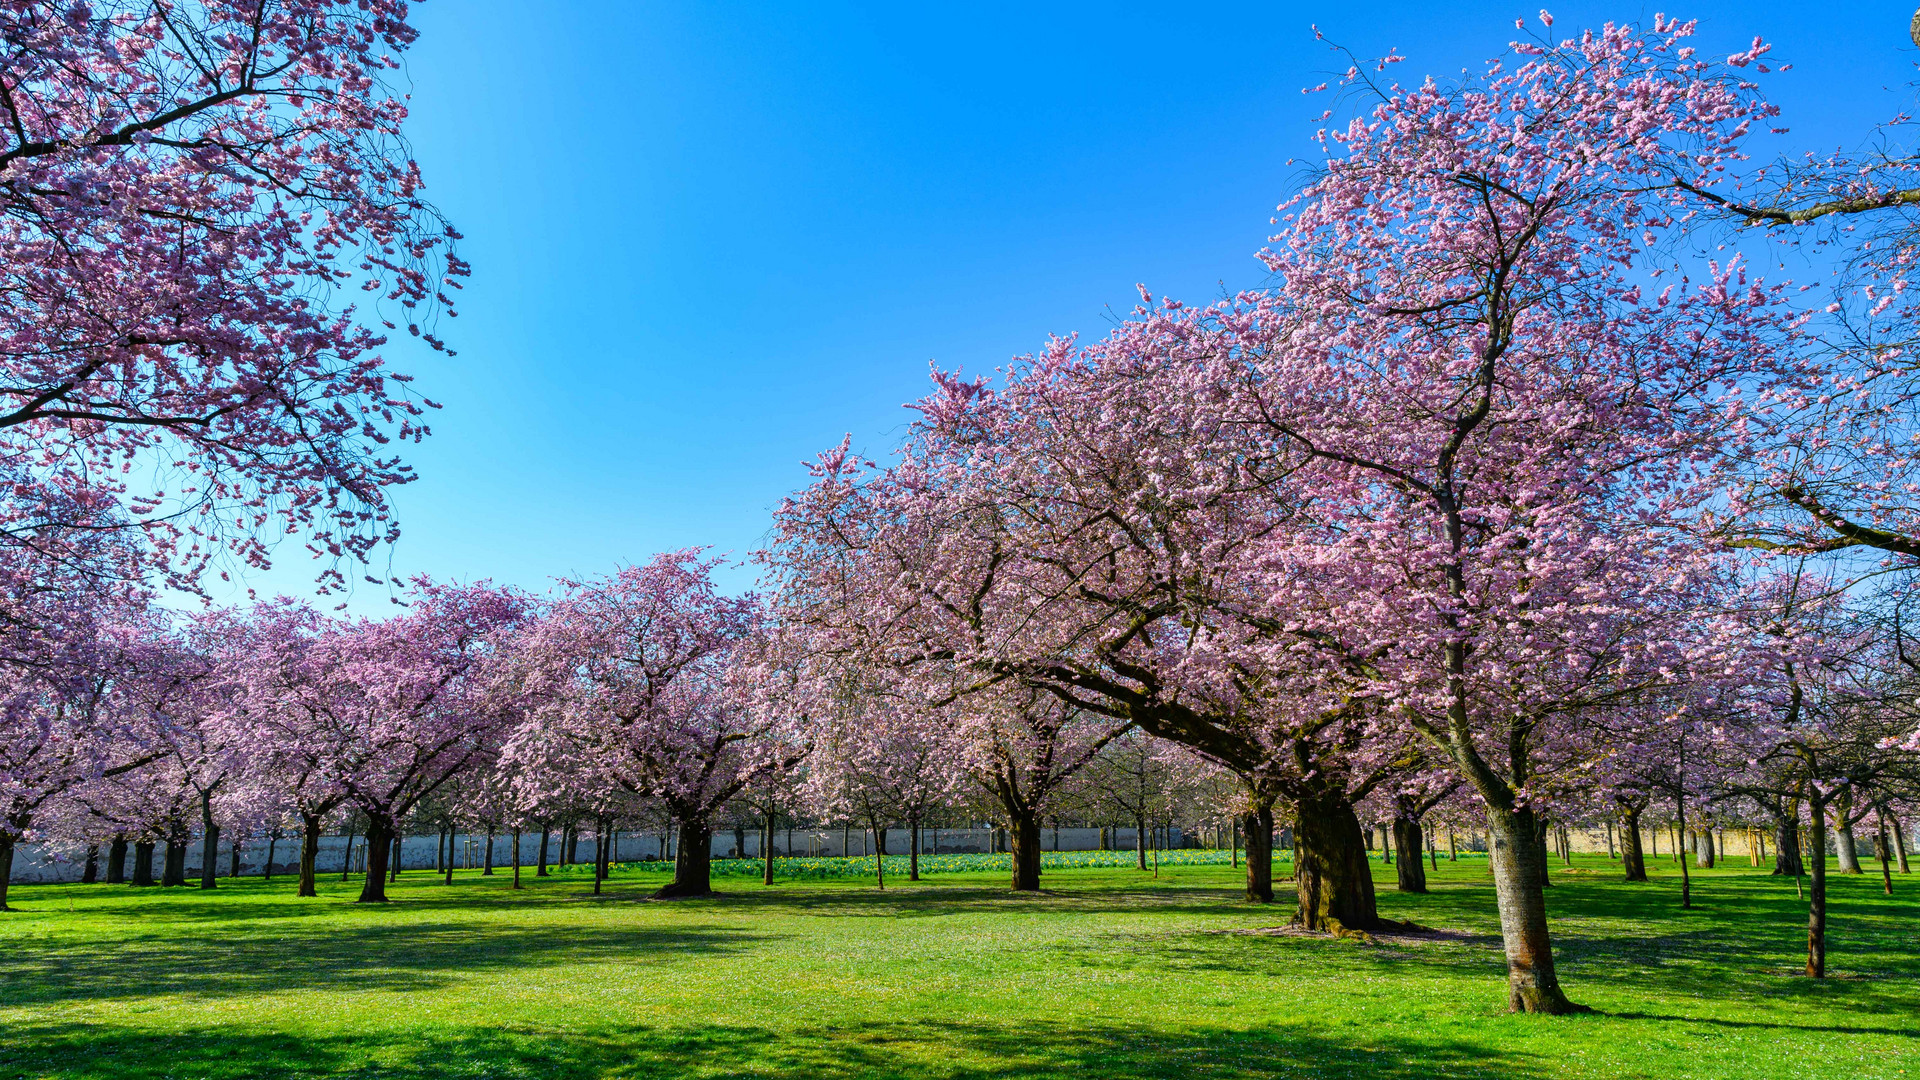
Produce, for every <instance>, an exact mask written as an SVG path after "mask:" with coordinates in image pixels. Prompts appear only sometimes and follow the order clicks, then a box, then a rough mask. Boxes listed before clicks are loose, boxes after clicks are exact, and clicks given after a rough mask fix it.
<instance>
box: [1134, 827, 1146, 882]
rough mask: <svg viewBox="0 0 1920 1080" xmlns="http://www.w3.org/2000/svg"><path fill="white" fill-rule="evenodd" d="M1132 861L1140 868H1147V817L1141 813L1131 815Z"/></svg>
mask: <svg viewBox="0 0 1920 1080" xmlns="http://www.w3.org/2000/svg"><path fill="white" fill-rule="evenodd" d="M1133 861H1134V862H1135V863H1136V864H1137V865H1138V866H1139V867H1140V869H1142V870H1145V869H1146V868H1147V819H1146V817H1145V815H1142V814H1135V815H1134V816H1133Z"/></svg>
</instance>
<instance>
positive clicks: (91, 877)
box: [80, 844, 100, 885]
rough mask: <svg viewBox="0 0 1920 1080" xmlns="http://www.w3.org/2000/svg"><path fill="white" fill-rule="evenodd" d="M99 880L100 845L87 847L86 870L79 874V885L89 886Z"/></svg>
mask: <svg viewBox="0 0 1920 1080" xmlns="http://www.w3.org/2000/svg"><path fill="white" fill-rule="evenodd" d="M99 880H100V845H99V844H88V845H87V865H86V869H84V870H82V871H81V872H80V884H82V885H91V884H93V883H94V882H96V881H99Z"/></svg>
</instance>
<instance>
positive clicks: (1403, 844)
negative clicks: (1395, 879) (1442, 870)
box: [1393, 817, 1427, 893]
mask: <svg viewBox="0 0 1920 1080" xmlns="http://www.w3.org/2000/svg"><path fill="white" fill-rule="evenodd" d="M1424 843H1425V841H1424V839H1423V838H1422V836H1421V832H1420V823H1419V822H1418V821H1415V820H1413V819H1412V818H1406V817H1396V818H1394V819H1393V846H1394V848H1395V849H1396V850H1398V851H1399V852H1400V858H1399V860H1398V861H1397V862H1396V863H1395V867H1396V868H1397V869H1398V870H1399V873H1400V881H1399V885H1400V891H1401V892H1410V893H1423V892H1426V891H1427V868H1426V864H1425V863H1423V862H1421V861H1420V848H1421V846H1422V845H1423V844H1424ZM1408 852H1412V853H1413V854H1412V856H1411V857H1409V856H1408V854H1407V853H1408Z"/></svg>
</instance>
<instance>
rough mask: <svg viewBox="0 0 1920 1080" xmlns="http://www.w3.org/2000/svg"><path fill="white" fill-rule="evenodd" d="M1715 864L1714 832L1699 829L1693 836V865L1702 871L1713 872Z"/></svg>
mask: <svg viewBox="0 0 1920 1080" xmlns="http://www.w3.org/2000/svg"><path fill="white" fill-rule="evenodd" d="M1713 863H1714V851H1713V830H1712V829H1699V830H1697V831H1695V833H1694V834H1693V865H1695V866H1697V867H1699V868H1700V869H1702V870H1711V869H1713Z"/></svg>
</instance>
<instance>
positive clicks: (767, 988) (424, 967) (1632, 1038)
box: [0, 857, 1920, 1080]
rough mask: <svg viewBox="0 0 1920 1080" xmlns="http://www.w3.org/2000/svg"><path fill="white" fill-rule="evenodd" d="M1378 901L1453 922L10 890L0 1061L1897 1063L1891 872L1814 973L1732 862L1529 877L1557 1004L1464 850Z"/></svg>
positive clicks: (1904, 1003)
mask: <svg viewBox="0 0 1920 1080" xmlns="http://www.w3.org/2000/svg"><path fill="white" fill-rule="evenodd" d="M1391 872H1392V868H1391V867H1382V866H1378V864H1376V873H1377V875H1379V881H1380V886H1381V906H1382V908H1383V909H1385V911H1386V912H1387V913H1388V914H1391V915H1393V916H1396V917H1402V918H1412V919H1414V920H1416V921H1418V922H1420V923H1423V924H1427V925H1430V926H1435V927H1443V928H1448V929H1453V930H1459V931H1465V932H1466V934H1465V935H1462V936H1458V937H1455V938H1453V939H1449V940H1440V941H1422V942H1399V941H1388V942H1384V943H1382V944H1378V945H1371V946H1370V945H1365V944H1359V943H1354V942H1350V941H1330V940H1322V939H1317V938H1303V937H1295V936H1282V935H1274V934H1247V933H1234V932H1232V931H1240V930H1249V929H1257V928H1261V927H1268V926H1272V925H1274V924H1276V923H1280V922H1284V921H1285V915H1286V910H1285V909H1284V908H1272V909H1264V910H1263V909H1258V908H1254V907H1250V906H1248V905H1246V904H1244V903H1242V902H1240V901H1239V900H1238V899H1237V898H1236V894H1235V889H1234V884H1235V880H1234V871H1233V870H1232V869H1231V868H1229V867H1225V866H1211V865H1197V866H1169V867H1163V868H1162V871H1161V874H1160V877H1159V878H1158V879H1155V878H1153V877H1151V876H1150V875H1147V874H1142V873H1141V872H1139V871H1137V870H1131V869H1074V870H1060V871H1052V872H1049V873H1048V874H1047V882H1046V883H1047V885H1048V887H1049V889H1050V890H1051V891H1050V892H1048V893H1046V894H1043V895H1040V896H1030V897H1016V896H1011V895H1008V894H1007V893H1006V892H1004V891H1003V890H1002V889H1001V888H1000V878H999V876H998V875H990V874H986V873H979V872H975V873H949V874H940V875H934V876H931V877H929V878H928V879H927V880H925V881H922V882H919V883H909V882H907V881H905V880H898V881H890V882H889V887H888V888H887V890H886V891H884V892H878V891H875V890H874V889H873V888H872V886H871V884H870V883H864V884H863V883H860V882H854V881H833V880H811V881H804V882H795V883H783V884H780V885H776V886H774V887H772V888H767V887H763V886H761V885H760V884H759V883H758V882H757V881H755V880H752V879H749V878H728V879H726V880H725V881H724V882H723V883H722V885H721V888H723V889H725V890H726V895H725V896H724V897H722V898H719V899H713V900H696V901H678V902H672V903H653V902H641V897H643V896H645V894H646V893H647V891H649V890H650V889H651V888H653V887H656V886H657V885H658V884H660V883H661V882H662V881H663V880H664V878H663V876H662V875H661V874H659V873H657V872H655V871H652V870H649V869H641V868H626V869H623V870H622V871H621V872H620V873H618V874H617V875H616V876H615V877H614V879H613V880H612V881H611V883H610V888H609V893H608V895H606V896H604V897H601V898H597V899H596V898H593V897H591V896H589V895H587V893H588V891H589V882H588V881H587V879H586V878H585V877H584V876H564V877H560V878H554V879H546V880H542V881H539V882H537V883H536V882H534V881H533V879H532V878H531V877H529V878H528V883H529V886H530V887H529V888H528V889H527V890H525V891H523V892H519V893H514V892H510V891H508V890H507V888H506V885H507V879H506V878H505V877H504V876H497V877H493V878H486V879H482V878H480V877H479V876H478V875H477V874H467V873H463V874H462V875H461V876H460V877H459V878H458V879H457V880H456V883H455V884H454V885H453V886H452V887H447V886H444V885H441V884H438V883H437V879H434V878H432V877H431V876H430V875H428V874H426V873H424V872H413V873H409V874H406V875H403V876H402V877H401V880H400V885H399V886H398V888H397V890H396V891H395V896H396V901H395V902H394V903H392V904H390V905H387V906H385V907H380V908H367V907H359V906H356V905H354V904H352V903H350V902H349V901H350V900H351V899H352V896H353V895H354V892H355V890H356V889H357V886H351V885H343V884H341V883H340V881H339V880H338V877H337V875H336V876H333V877H332V878H331V879H328V880H323V884H322V890H323V895H322V896H321V897H320V898H319V899H317V900H299V899H297V898H295V897H294V895H293V885H294V882H293V881H292V880H291V879H276V880H275V881H273V882H271V883H262V882H260V881H258V880H257V879H246V880H242V881H239V882H235V883H228V882H226V881H222V883H221V888H220V889H219V890H218V891H216V892H213V893H203V892H201V891H199V890H197V889H171V890H164V891H163V890H160V889H146V890H141V891H135V890H133V889H131V888H128V887H125V886H106V885H95V886H72V887H68V886H28V887H22V888H18V889H17V890H16V892H15V899H16V900H17V901H18V904H19V906H20V907H21V908H23V909H24V910H23V911H21V912H19V913H15V914H9V915H4V916H0V1080H10V1078H14V1077H28V1078H33V1077H84V1078H102V1080H104V1078H109V1077H112V1078H147V1077H153V1078H158V1077H169V1078H181V1080H188V1078H191V1080H202V1078H236V1080H237V1078H242V1077H245V1078H250V1080H251V1078H255V1077H362V1078H373V1077H383V1078H394V1080H402V1078H424V1077H499V1078H508V1077H512V1078H520V1077H525V1078H540V1080H569V1078H578V1077H722V1076H728V1077H731V1076H759V1077H785V1078H796V1080H797V1078H802V1077H808V1078H811V1077H822V1076H861V1077H881V1078H887V1077H902V1078H905V1077H914V1078H961V1077H967V1078H985V1077H1022V1078H1025V1077H1050V1076H1060V1075H1069V1074H1075V1073H1077V1074H1079V1075H1082V1076H1086V1077H1089V1078H1105V1077H1295V1076H1328V1077H1380V1078H1389V1080H1392V1078H1407V1080H1414V1078H1417V1080H1437V1078H1442V1077H1596V1078H1606V1080H1621V1078H1626V1077H1774V1076H1777V1077H1845V1078H1849V1080H1866V1078H1871V1077H1901V1076H1909V1075H1911V1076H1914V1077H1917V1078H1920V981H1916V980H1917V978H1920V923H1917V922H1916V915H1920V904H1917V903H1916V902H1915V900H1916V899H1917V898H1920V882H1917V881H1916V880H1915V879H1913V878H1906V877H1896V880H1895V887H1896V888H1897V889H1900V890H1902V891H1901V893H1900V895H1899V896H1898V897H1897V898H1896V899H1894V900H1892V901H1889V900H1888V899H1887V898H1885V897H1883V896H1881V895H1880V892H1879V890H1880V881H1879V878H1878V877H1877V875H1869V876H1866V877H1859V878H1844V879H1842V878H1836V879H1835V880H1834V885H1833V891H1834V904H1833V934H1832V941H1831V948H1832V961H1831V963H1832V966H1833V967H1834V968H1835V969H1836V970H1837V971H1838V972H1839V973H1841V974H1842V975H1844V976H1847V977H1843V978H1836V979H1831V980H1828V981H1826V982H1824V983H1816V982H1813V981H1811V980H1808V979H1806V978H1804V977H1799V976H1795V975H1792V974H1788V973H1787V972H1789V971H1791V970H1793V969H1795V968H1797V967H1798V965H1799V963H1800V959H1801V955H1802V949H1803V947H1804V935H1805V929H1804V927H1805V909H1804V907H1803V906H1802V905H1801V902H1800V901H1798V900H1796V899H1795V897H1794V888H1793V884H1792V883H1791V881H1786V880H1781V879H1776V878H1771V877H1768V876H1765V875H1763V874H1760V873H1757V872H1754V871H1751V870H1747V869H1745V868H1742V867H1731V868H1725V869H1720V870H1716V871H1712V872H1709V873H1703V874H1700V873H1697V874H1696V875H1695V890H1694V895H1695V896H1696V897H1697V898H1698V900H1699V904H1698V906H1697V907H1696V908H1695V909H1694V910H1692V911H1681V910H1679V908H1678V906H1677V905H1678V875H1677V873H1675V872H1674V871H1673V870H1672V867H1671V864H1669V863H1667V862H1666V861H1665V860H1664V859H1663V860H1661V862H1660V863H1659V868H1658V870H1657V871H1656V873H1657V877H1656V880H1655V881H1653V882H1651V883H1649V884H1646V885H1639V886H1629V885H1626V884H1622V883H1620V882H1618V881H1617V872H1616V871H1615V870H1614V869H1613V867H1612V865H1611V864H1609V863H1608V862H1607V860H1606V859H1604V858H1600V857H1592V858H1584V859H1582V860H1581V862H1580V863H1579V865H1577V866H1576V867H1574V868H1573V869H1572V871H1571V872H1567V871H1564V870H1558V871H1557V872H1556V880H1557V883H1556V886H1555V888H1554V889H1553V890H1552V892H1551V894H1550V904H1551V905H1552V909H1553V914H1554V920H1555V921H1554V932H1555V934H1556V940H1557V944H1558V946H1559V956H1560V961H1561V977H1562V979H1563V981H1564V982H1565V983H1566V985H1567V986H1568V988H1569V990H1570V992H1571V994H1572V995H1573V996H1574V998H1575V999H1576V1000H1578V1001H1581V1002H1583V1003H1586V1004H1588V1005H1591V1006H1593V1007H1594V1008H1595V1009H1596V1010H1598V1011H1597V1012H1596V1013H1595V1014H1593V1015H1589V1016H1580V1017H1573V1018H1565V1019H1546V1018H1532V1017H1519V1016H1509V1015H1506V1014H1505V1013H1504V1012H1503V1001H1504V995H1503V975H1502V972H1503V968H1502V964H1501V961H1500V955H1499V950H1498V943H1497V941H1496V940H1495V939H1494V938H1493V937H1492V934H1493V932H1494V928H1495V924H1494V916H1493V905H1492V892H1491V888H1490V886H1489V884H1488V882H1487V878H1486V870H1485V863H1484V861H1474V862H1467V861H1464V860H1463V861H1462V862H1461V863H1460V864H1458V865H1452V864H1448V863H1447V862H1445V861H1443V862H1442V863H1441V869H1440V871H1439V873H1438V875H1437V879H1436V882H1435V890H1434V892H1433V893H1431V894H1430V895H1427V896H1423V897H1409V896H1404V895H1402V894H1400V893H1398V892H1395V891H1394V890H1393V886H1392V877H1391Z"/></svg>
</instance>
